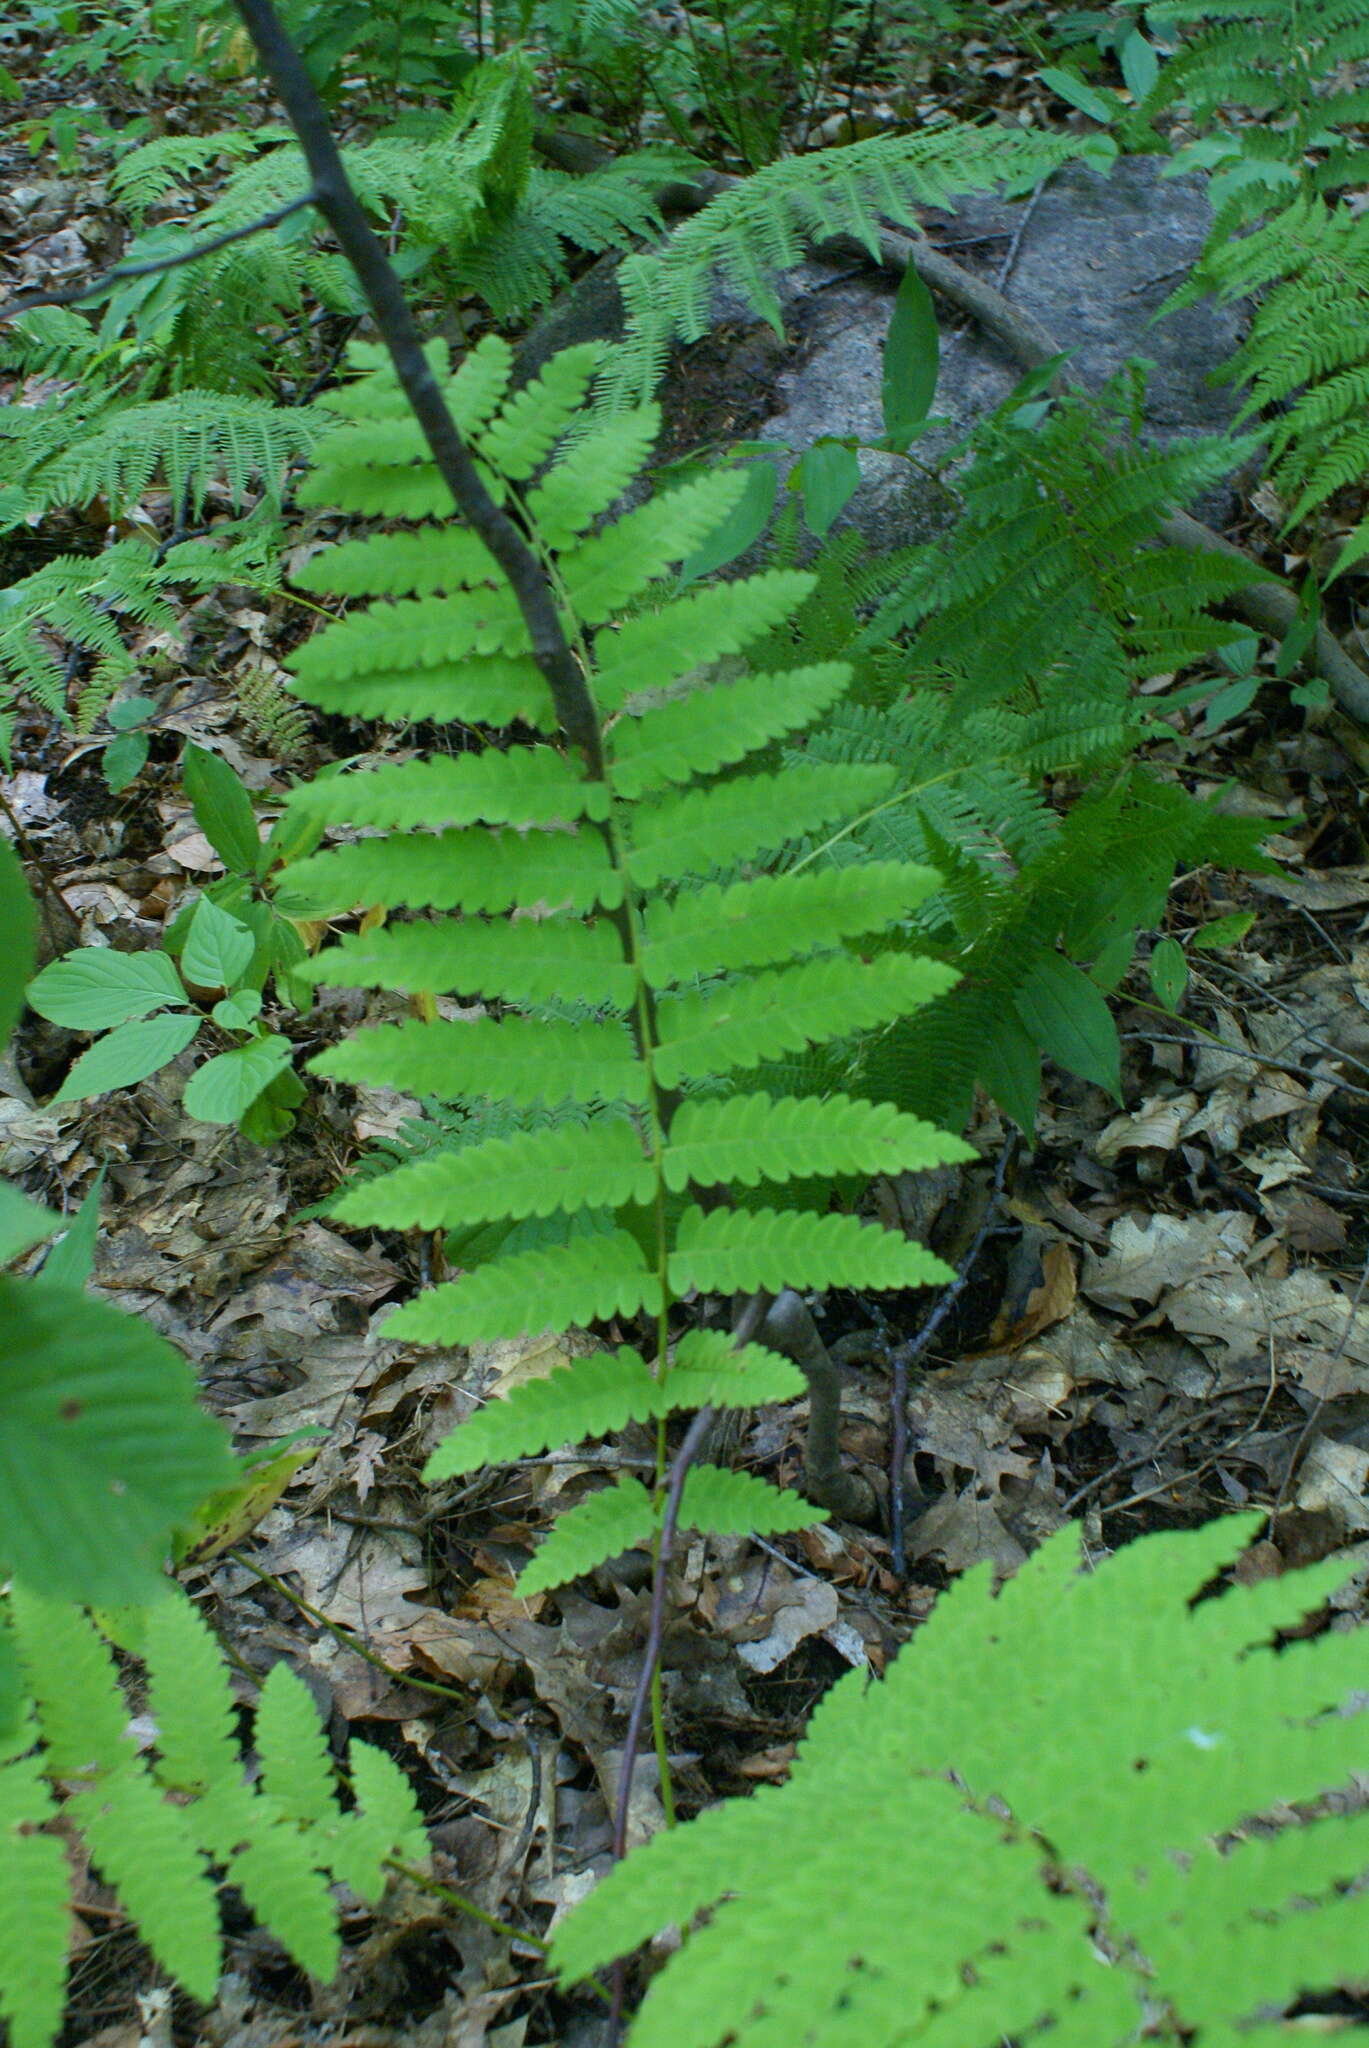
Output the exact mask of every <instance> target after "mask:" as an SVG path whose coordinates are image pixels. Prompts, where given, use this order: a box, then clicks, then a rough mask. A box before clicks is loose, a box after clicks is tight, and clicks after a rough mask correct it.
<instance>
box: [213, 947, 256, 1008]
mask: <svg viewBox="0 0 1369 2048" xmlns="http://www.w3.org/2000/svg"><path fill="white" fill-rule="evenodd" d="M248 936H249V937H250V936H251V934H250V933H249V934H248ZM209 1014H210V1016H211V1017H212V1018H213V1020H214V1022H215V1023H216V1024H217V1025H218V1026H219V1027H220V1029H221V1030H224V1031H250V1030H251V1028H252V1026H253V1024H254V1023H255V1022H256V1020H257V1018H258V1017H259V1016H260V1015H261V991H260V990H259V989H255V988H240V989H237V990H235V992H234V993H233V994H232V995H231V996H225V997H224V998H223V1000H222V1001H221V1002H217V1003H215V1005H214V1007H213V1009H212V1010H211V1011H210V1012H209Z"/></svg>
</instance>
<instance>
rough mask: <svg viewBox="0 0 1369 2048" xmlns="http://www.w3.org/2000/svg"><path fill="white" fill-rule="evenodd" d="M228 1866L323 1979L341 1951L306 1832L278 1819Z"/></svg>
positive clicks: (303, 1963) (265, 1921)
mask: <svg viewBox="0 0 1369 2048" xmlns="http://www.w3.org/2000/svg"><path fill="white" fill-rule="evenodd" d="M311 1711H312V1709H311ZM231 1870H232V1878H233V1882H234V1884H235V1885H237V1886H238V1888H239V1890H240V1891H241V1892H242V1895H243V1897H244V1899H245V1900H246V1901H247V1904H248V1905H249V1906H250V1907H251V1909H252V1912H253V1914H254V1915H255V1917H256V1918H257V1919H258V1920H259V1921H260V1922H261V1924H262V1926H263V1927H269V1928H270V1929H271V1931H272V1933H273V1934H274V1935H275V1937H276V1939H277V1940H278V1941H279V1942H280V1943H281V1944H282V1945H283V1946H284V1948H285V1949H286V1950H287V1951H288V1953H289V1954H290V1955H291V1956H293V1957H294V1959H295V1961H296V1962H297V1963H298V1964H299V1966H300V1968H301V1969H302V1970H307V1971H308V1972H309V1974H310V1975H311V1976H314V1977H317V1978H319V1979H320V1980H321V1982H323V1983H325V1984H326V1983H329V1982H330V1981H331V1980H332V1979H333V1978H334V1977H336V1975H337V1970H338V1963H339V1961H340V1960H341V1955H342V1943H341V1941H340V1939H339V1937H338V1926H337V1912H336V1909H335V1907H334V1905H333V1901H332V1898H331V1897H330V1895H329V1890H328V1880H327V1878H326V1877H325V1876H324V1875H323V1874H322V1872H321V1871H320V1870H319V1869H318V1868H317V1865H316V1860H315V1850H314V1848H313V1846H312V1844H311V1842H310V1838H309V1836H307V1835H301V1834H299V1833H297V1832H296V1830H295V1828H294V1826H293V1825H292V1824H291V1823H290V1822H289V1821H284V1820H282V1821H278V1822H277V1823H276V1824H275V1826H274V1827H272V1828H270V1829H269V1830H263V1832H262V1833H261V1834H260V1835H259V1836H258V1837H257V1838H256V1839H255V1840H254V1841H251V1842H248V1843H247V1844H246V1845H245V1846H244V1847H243V1848H242V1849H240V1850H239V1851H238V1853H237V1854H236V1855H235V1856H234V1858H233V1861H232V1866H231Z"/></svg>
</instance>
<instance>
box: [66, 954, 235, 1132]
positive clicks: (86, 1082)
mask: <svg viewBox="0 0 1369 2048" xmlns="http://www.w3.org/2000/svg"><path fill="white" fill-rule="evenodd" d="M57 964H58V965H59V966H60V965H61V964H62V963H61V962H60V961H59V962H58V963H57ZM182 1000H184V998H182ZM199 1028H200V1019H199V1017H198V1016H197V1015H195V1016H187V1015H186V1014H185V1012H184V1011H181V1010H173V1011H171V1012H169V1013H168V1014H166V1015H164V1016H161V1017H144V1018H143V1019H142V1021H141V1023H138V1024H120V1025H118V1026H117V1027H116V1028H115V1029H114V1030H113V1031H107V1032H106V1033H105V1035H104V1037H103V1038H97V1039H96V1041H95V1043H94V1045H92V1046H91V1048H90V1051H89V1052H83V1053H82V1054H81V1057H80V1059H79V1060H77V1062H76V1064H75V1066H74V1067H73V1068H72V1070H71V1072H70V1073H69V1074H68V1075H67V1077H66V1080H65V1081H63V1083H62V1085H61V1087H60V1088H59V1089H58V1090H57V1093H56V1094H55V1095H54V1096H53V1098H52V1100H53V1102H54V1103H58V1102H83V1101H84V1100H85V1099H86V1097H87V1096H89V1095H107V1094H108V1093H109V1091H110V1090H111V1089H113V1088H131V1087H132V1086H133V1083H134V1082H135V1081H144V1080H146V1078H147V1076H148V1075H149V1074H155V1073H156V1072H157V1070H158V1068H159V1067H164V1066H165V1065H166V1064H167V1062H168V1060H174V1059H175V1057H176V1055H177V1053H181V1052H184V1051H185V1048H186V1047H187V1046H188V1045H189V1043H190V1041H191V1039H192V1038H193V1037H194V1036H195V1033H196V1032H197V1031H198V1030H199Z"/></svg>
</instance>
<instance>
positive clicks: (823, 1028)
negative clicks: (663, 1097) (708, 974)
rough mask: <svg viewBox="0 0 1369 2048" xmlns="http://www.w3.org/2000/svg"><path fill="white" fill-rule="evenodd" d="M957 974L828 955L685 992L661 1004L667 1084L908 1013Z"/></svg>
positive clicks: (887, 959)
mask: <svg viewBox="0 0 1369 2048" xmlns="http://www.w3.org/2000/svg"><path fill="white" fill-rule="evenodd" d="M958 979H959V977H958V975H957V974H956V972H955V970H954V968H951V967H945V966H942V965H941V963H940V962H938V961H935V960H926V959H921V958H918V959H913V958H910V957H908V956H907V955H906V954H902V953H883V954H880V955H879V956H878V958H876V959H874V960H871V961H869V962H863V961H859V960H854V959H850V958H847V957H845V956H842V957H832V956H827V957H824V958H820V959H817V960H811V961H805V962H803V963H802V964H801V965H799V966H797V967H782V968H776V969H772V970H770V971H768V972H766V973H764V974H754V975H752V976H750V977H749V978H748V979H747V980H745V981H738V982H736V983H730V984H728V985H727V986H726V987H724V988H721V989H719V990H717V991H714V992H711V993H709V994H705V995H695V994H689V995H682V996H680V997H678V998H676V999H675V1000H674V1001H672V1002H670V1003H669V1004H663V1005H662V1009H661V1051H660V1054H659V1055H658V1058H657V1062H656V1071H657V1074H658V1075H659V1076H660V1078H661V1080H662V1081H663V1082H664V1083H665V1085H666V1087H667V1088H673V1087H675V1086H677V1084H678V1083H679V1082H681V1081H683V1080H690V1079H699V1078H702V1077H703V1076H705V1075H709V1074H725V1073H727V1072H729V1071H731V1070H740V1071H745V1069H747V1068H748V1067H756V1066H759V1065H760V1063H761V1061H762V1060H773V1059H779V1058H780V1057H781V1056H782V1055H783V1054H784V1053H787V1052H798V1051H800V1050H802V1048H803V1047H805V1046H809V1045H821V1044H823V1043H824V1042H826V1041H828V1040H831V1039H837V1038H849V1037H851V1036H852V1035H853V1034H854V1033H855V1032H858V1031H869V1030H872V1029H873V1028H874V1027H875V1026H876V1025H878V1024H885V1023H887V1022H888V1021H889V1019H890V1018H891V1017H901V1016H906V1015H907V1014H908V1013H909V1012H910V1011H913V1010H919V1009H921V1008H922V1007H923V1005H924V1004H925V1003H929V1002H931V1001H933V999H934V998H935V997H937V996H939V995H944V994H945V993H946V991H947V990H948V989H950V988H953V987H954V986H955V983H956V981H957V980H958Z"/></svg>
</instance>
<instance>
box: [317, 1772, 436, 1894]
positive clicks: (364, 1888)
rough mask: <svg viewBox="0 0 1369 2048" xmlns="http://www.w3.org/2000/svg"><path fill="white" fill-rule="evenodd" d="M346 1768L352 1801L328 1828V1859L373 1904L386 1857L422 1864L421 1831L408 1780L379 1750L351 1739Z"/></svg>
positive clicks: (425, 1851)
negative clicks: (331, 1835)
mask: <svg viewBox="0 0 1369 2048" xmlns="http://www.w3.org/2000/svg"><path fill="white" fill-rule="evenodd" d="M348 1769H349V1771H350V1774H351V1779H352V1792H353V1795H354V1797H355V1800H356V1805H355V1807H354V1808H353V1810H352V1812H351V1813H349V1814H346V1815H344V1816H343V1819H342V1822H341V1825H340V1826H339V1827H338V1828H337V1829H336V1830H335V1832H334V1839H333V1842H332V1846H331V1851H330V1855H329V1863H330V1866H331V1868H332V1870H333V1872H334V1874H335V1875H336V1876H337V1877H339V1878H340V1879H341V1880H342V1882H343V1883H344V1884H346V1885H350V1887H351V1889H352V1890H353V1891H354V1892H355V1893H356V1894H357V1896H358V1897H359V1898H362V1899H366V1900H367V1901H368V1902H369V1903H371V1904H376V1903H378V1902H379V1899H380V1895H381V1893H382V1892H383V1891H384V1889H385V1882H386V1872H385V1861H386V1859H387V1858H388V1857H391V1856H393V1857H394V1858H396V1860H397V1861H399V1862H401V1863H407V1864H409V1865H410V1866H411V1867H413V1866H417V1867H418V1868H420V1869H421V1868H422V1867H423V1866H424V1865H425V1864H426V1863H427V1861H428V1856H429V1849H428V1837H427V1832H426V1830H425V1829H424V1827H423V1823H422V1820H421V1819H420V1817H419V1812H418V1803H417V1801H416V1800H415V1798H414V1795H413V1789H412V1787H411V1786H410V1784H409V1781H408V1779H407V1778H406V1777H405V1775H404V1773H403V1771H401V1770H400V1768H399V1765H398V1764H397V1763H396V1762H395V1760H394V1758H393V1757H391V1756H387V1755H386V1753H385V1751H384V1750H383V1749H377V1748H376V1747H375V1745H374V1744H373V1743H370V1742H354V1743H352V1745H351V1748H350V1750H349V1752H348Z"/></svg>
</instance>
